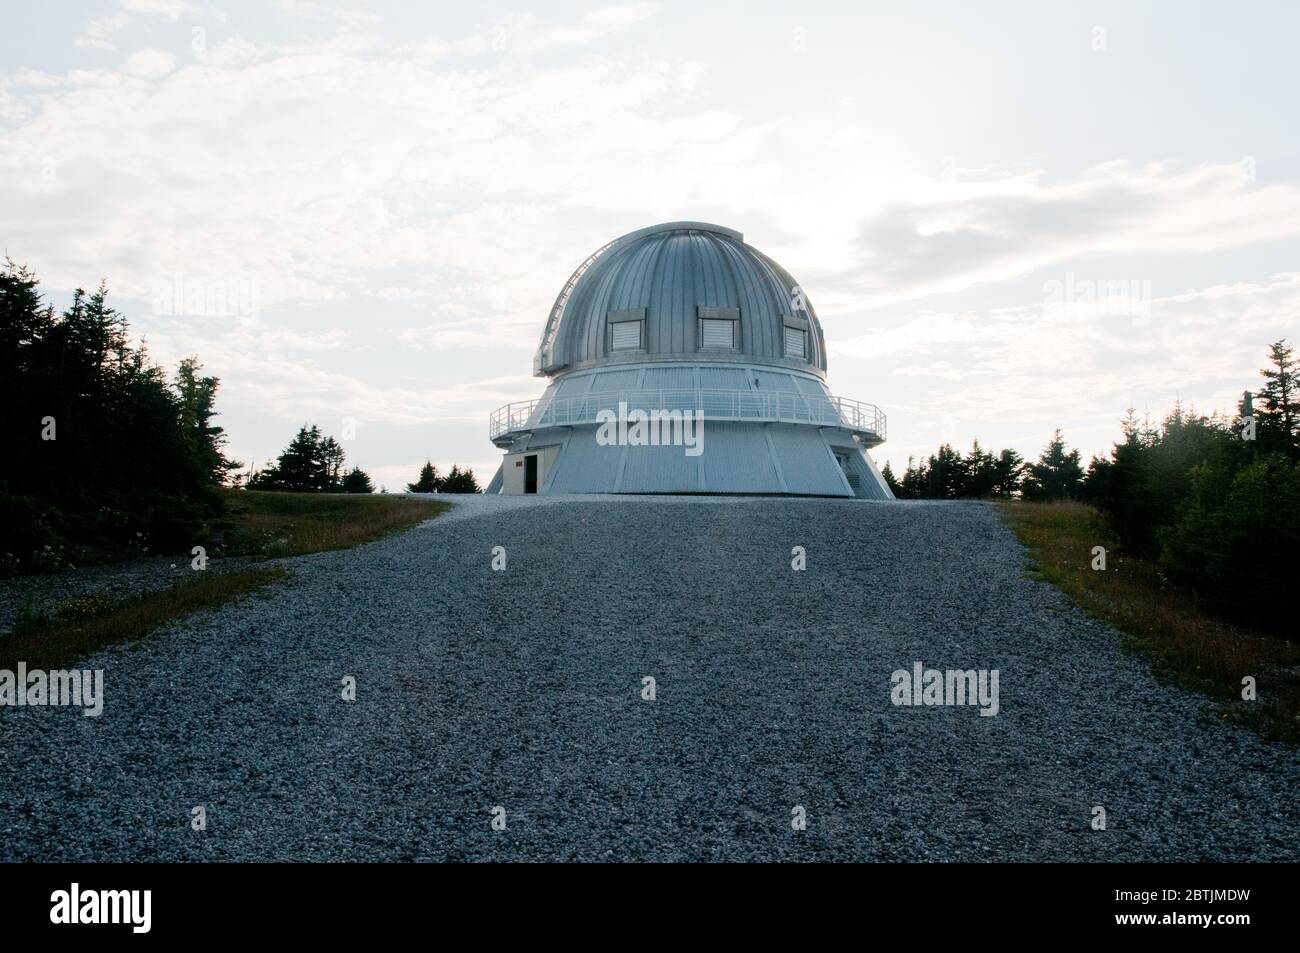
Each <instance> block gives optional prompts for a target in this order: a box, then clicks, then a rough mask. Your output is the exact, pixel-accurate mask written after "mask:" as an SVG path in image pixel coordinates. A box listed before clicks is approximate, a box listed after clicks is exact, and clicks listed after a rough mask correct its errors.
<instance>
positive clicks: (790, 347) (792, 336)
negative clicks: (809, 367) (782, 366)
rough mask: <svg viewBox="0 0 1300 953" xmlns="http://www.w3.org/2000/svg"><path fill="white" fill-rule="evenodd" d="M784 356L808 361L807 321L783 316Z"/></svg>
mask: <svg viewBox="0 0 1300 953" xmlns="http://www.w3.org/2000/svg"><path fill="white" fill-rule="evenodd" d="M783 320H784V324H785V356H786V357H797V358H799V360H801V361H806V360H808V329H809V324H808V319H807V318H801V317H798V316H797V315H788V314H787V315H785V317H784V319H783Z"/></svg>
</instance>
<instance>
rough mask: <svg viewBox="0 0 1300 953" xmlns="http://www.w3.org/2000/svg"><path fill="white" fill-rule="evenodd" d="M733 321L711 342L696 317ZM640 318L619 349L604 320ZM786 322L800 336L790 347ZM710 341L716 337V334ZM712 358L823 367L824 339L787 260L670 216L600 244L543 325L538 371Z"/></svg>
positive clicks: (729, 233)
mask: <svg viewBox="0 0 1300 953" xmlns="http://www.w3.org/2000/svg"><path fill="white" fill-rule="evenodd" d="M710 317H712V318H715V319H721V320H734V322H735V325H734V328H735V330H734V331H733V332H732V334H733V337H732V339H731V342H730V344H731V346H729V347H724V348H719V347H712V346H710V343H711V342H710V341H708V340H705V339H702V338H701V335H700V331H699V322H700V319H701V318H706V319H707V318H710ZM619 318H624V319H626V320H627V321H633V320H636V321H641V322H642V326H641V327H640V328H639V329H637V330H638V333H639V337H640V339H639V342H638V346H636V347H623V348H621V349H620V348H616V347H615V346H614V340H613V338H612V337H611V333H610V330H609V328H610V326H611V325H612V324H616V323H620V322H619V321H618V319H619ZM787 329H790V330H791V331H792V332H798V333H800V334H801V335H806V336H805V337H802V338H801V339H802V340H804V341H805V342H806V343H805V344H804V355H803V356H801V357H800V356H794V357H791V356H787V352H788V350H789V349H788V348H787ZM714 343H716V342H714ZM701 358H707V359H708V360H710V361H722V362H729V361H734V362H744V363H750V364H754V363H758V364H771V365H777V366H781V367H792V368H797V369H799V370H802V371H811V372H813V373H815V374H817V375H818V376H825V372H826V343H825V339H824V337H823V336H822V330H821V325H820V324H819V323H818V321H817V314H816V312H815V311H814V310H813V307H812V304H811V303H810V302H809V301H808V299H807V296H806V295H805V294H804V293H803V291H802V289H800V288H799V286H798V285H797V283H796V282H795V280H794V279H793V278H792V277H791V276H790V274H789V272H787V271H786V270H785V269H784V268H782V267H781V266H780V265H778V264H777V263H776V262H774V261H772V259H770V258H768V257H767V256H766V255H764V254H763V253H762V252H760V251H758V250H757V249H756V248H752V247H751V246H749V245H746V244H745V241H744V237H743V236H742V235H741V234H740V232H737V231H735V230H733V229H730V228H723V227H722V226H720V225H710V224H708V223H705V222H669V223H666V224H663V225H653V226H651V227H649V228H642V229H638V230H637V231H635V232H630V233H629V234H627V235H624V236H622V237H621V238H616V239H614V241H612V242H610V243H609V244H607V245H605V246H604V247H602V248H600V249H598V250H597V251H596V252H594V253H593V254H592V255H591V256H590V257H588V258H587V260H586V261H584V262H583V263H582V264H581V265H579V266H578V268H577V270H575V271H574V272H573V274H572V275H571V276H570V277H569V280H568V281H567V282H566V283H565V285H564V287H563V289H562V290H561V291H560V294H559V296H558V297H557V298H556V300H555V305H554V306H553V307H552V308H551V313H550V317H549V319H548V321H547V323H546V328H545V330H544V331H543V333H542V340H541V343H540V344H539V346H538V349H537V354H536V357H535V359H534V362H533V370H534V372H535V373H536V374H537V375H538V376H546V377H549V376H554V375H556V374H561V373H566V372H569V371H573V370H578V369H581V368H584V367H591V366H593V365H596V364H600V363H628V362H635V363H645V362H647V361H696V360H700V359H701Z"/></svg>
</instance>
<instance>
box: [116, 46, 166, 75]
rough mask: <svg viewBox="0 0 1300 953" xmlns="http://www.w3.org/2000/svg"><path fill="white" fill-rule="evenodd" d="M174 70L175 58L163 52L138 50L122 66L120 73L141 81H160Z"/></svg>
mask: <svg viewBox="0 0 1300 953" xmlns="http://www.w3.org/2000/svg"><path fill="white" fill-rule="evenodd" d="M175 68H176V57H175V56H174V55H172V54H171V53H168V52H166V51H164V50H140V51H138V52H136V53H132V54H131V55H130V56H129V57H127V60H126V62H125V63H123V64H122V72H124V73H125V74H126V75H128V76H138V77H140V78H142V79H161V78H162V77H163V76H166V75H167V74H168V73H170V72H171V71H172V70H174V69H175Z"/></svg>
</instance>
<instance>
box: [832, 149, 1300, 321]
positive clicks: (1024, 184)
mask: <svg viewBox="0 0 1300 953" xmlns="http://www.w3.org/2000/svg"><path fill="white" fill-rule="evenodd" d="M1044 179H1045V176H1044V175H1043V174H1042V173H1033V174H1027V175H1022V176H1014V177H1009V178H1007V177H1004V178H989V179H982V180H977V181H968V180H963V181H950V182H934V181H930V182H926V183H922V184H921V185H920V186H919V187H915V188H914V189H913V194H904V195H899V196H897V197H895V198H891V199H889V200H887V201H884V202H882V203H880V204H879V205H878V206H876V207H875V208H872V209H870V210H868V211H866V212H865V213H863V214H861V216H860V217H859V219H858V222H857V237H856V244H855V247H856V252H857V254H856V255H855V256H854V257H853V259H852V260H851V261H850V262H849V263H848V266H847V267H846V268H844V269H842V270H841V271H839V272H838V273H834V274H826V275H824V276H822V277H823V279H824V280H822V281H821V282H820V283H819V284H817V285H814V287H820V288H821V289H822V291H821V293H820V297H818V299H817V301H818V304H819V307H822V308H823V309H824V310H837V311H838V310H846V309H849V308H853V307H873V306H879V305H883V304H888V303H890V302H895V301H902V300H907V299H912V298H919V297H923V296H925V295H929V294H936V293H951V292H956V291H961V290H964V289H966V288H969V287H971V286H972V285H974V284H977V283H981V282H994V281H1005V280H1009V279H1014V278H1017V277H1020V276H1023V275H1025V274H1027V273H1029V272H1030V271H1033V270H1034V269H1036V268H1039V267H1041V266H1043V265H1046V264H1049V263H1052V262H1059V261H1063V260H1067V259H1070V258H1074V257H1078V256H1081V255H1095V254H1134V253H1143V254H1151V253H1160V252H1165V253H1175V252H1180V253H1200V252H1207V251H1216V250H1220V249H1226V248H1232V247H1237V246H1244V245H1250V244H1254V243H1257V242H1263V241H1270V240H1275V239H1281V238H1295V237H1297V236H1300V187H1297V186H1296V185H1293V184H1278V185H1268V186H1260V185H1257V184H1255V183H1253V182H1252V181H1250V180H1249V178H1248V177H1247V176H1245V175H1243V173H1242V167H1241V165H1240V164H1239V163H1235V162H1234V163H1225V164H1220V165H1205V166H1198V167H1195V168H1191V169H1186V170H1181V171H1180V170H1174V169H1170V168H1168V167H1166V166H1164V165H1161V164H1149V165H1145V166H1134V165H1131V164H1129V163H1125V162H1113V163H1108V164H1106V165H1103V166H1098V167H1097V168H1095V169H1092V170H1090V171H1089V172H1088V173H1087V174H1085V175H1084V176H1083V177H1081V178H1080V179H1078V180H1076V181H1073V182H1062V183H1054V184H1048V183H1046V182H1045V181H1044Z"/></svg>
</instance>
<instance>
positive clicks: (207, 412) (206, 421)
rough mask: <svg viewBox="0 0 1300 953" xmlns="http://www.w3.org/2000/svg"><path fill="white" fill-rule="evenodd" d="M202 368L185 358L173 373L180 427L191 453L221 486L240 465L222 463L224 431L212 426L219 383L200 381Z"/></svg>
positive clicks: (202, 378) (195, 360)
mask: <svg viewBox="0 0 1300 953" xmlns="http://www.w3.org/2000/svg"><path fill="white" fill-rule="evenodd" d="M202 369H203V365H202V364H200V363H199V360H198V358H197V357H187V358H185V359H184V360H183V361H181V363H180V366H179V367H178V368H177V369H176V393H177V394H178V395H179V396H180V401H181V426H182V427H183V428H184V429H185V432H186V434H188V435H189V438H190V441H191V443H192V444H193V446H194V451H195V453H196V454H197V455H198V456H199V458H200V459H201V460H202V461H203V465H204V466H205V468H206V469H207V470H208V472H209V473H211V475H212V479H213V481H214V482H216V483H225V482H227V480H228V479H229V478H230V474H231V473H233V472H234V471H235V470H238V469H239V468H240V467H241V466H243V464H241V463H240V462H239V461H237V460H228V459H226V455H225V452H224V451H223V450H222V448H223V447H224V446H225V444H226V431H225V428H224V427H217V426H214V425H213V423H212V418H213V417H215V416H216V411H215V410H214V405H215V402H216V395H217V387H218V386H219V385H220V383H221V382H220V381H219V380H218V379H217V378H215V377H200V376H199V371H201V370H202Z"/></svg>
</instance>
